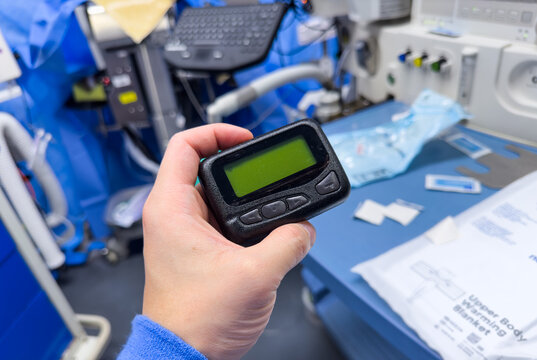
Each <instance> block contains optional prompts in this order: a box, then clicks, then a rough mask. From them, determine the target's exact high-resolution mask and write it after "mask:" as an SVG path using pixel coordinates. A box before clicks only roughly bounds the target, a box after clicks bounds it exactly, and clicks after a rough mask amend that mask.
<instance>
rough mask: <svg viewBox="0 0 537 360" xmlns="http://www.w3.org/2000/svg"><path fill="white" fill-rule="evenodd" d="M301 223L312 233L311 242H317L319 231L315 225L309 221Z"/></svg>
mask: <svg viewBox="0 0 537 360" xmlns="http://www.w3.org/2000/svg"><path fill="white" fill-rule="evenodd" d="M300 225H302V226H303V227H304V229H306V231H307V232H308V234H310V242H311V244H313V243H314V242H315V237H316V236H317V232H316V231H315V228H314V227H313V225H311V224H310V223H309V222H307V223H301V224H300Z"/></svg>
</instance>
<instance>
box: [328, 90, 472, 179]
mask: <svg viewBox="0 0 537 360" xmlns="http://www.w3.org/2000/svg"><path fill="white" fill-rule="evenodd" d="M470 117H471V116H470V115H469V114H468V113H466V112H465V111H464V109H463V108H462V106H461V105H459V104H458V103H457V102H455V101H453V100H451V99H449V98H447V97H445V96H442V95H440V94H437V93H435V92H433V91H431V90H424V91H423V92H422V93H421V94H420V95H419V96H418V98H417V99H416V101H415V102H414V104H413V105H412V107H411V108H410V110H408V111H406V112H404V113H402V114H397V115H395V116H393V118H392V121H391V122H389V123H386V124H383V125H380V126H377V127H374V128H369V129H362V130H356V131H352V132H347V133H341V134H334V135H331V136H329V137H328V139H329V140H330V143H331V144H332V146H333V148H334V150H335V151H336V153H337V155H338V157H339V160H340V161H341V164H342V165H343V167H344V169H345V172H346V173H347V176H348V177H349V180H350V182H351V185H352V186H353V187H359V186H362V185H365V184H367V183H370V182H373V181H376V180H380V179H386V178H391V177H393V176H396V175H398V174H400V173H402V172H404V171H406V169H407V168H408V166H409V165H410V163H411V162H412V160H413V159H414V158H415V157H416V155H418V154H419V153H420V151H421V149H422V147H423V145H424V144H425V143H427V142H428V141H429V140H431V139H433V138H434V137H436V136H437V135H439V134H440V133H442V132H444V131H445V130H446V129H448V128H449V127H451V126H453V125H455V124H456V123H458V122H459V121H461V120H462V119H468V118H470Z"/></svg>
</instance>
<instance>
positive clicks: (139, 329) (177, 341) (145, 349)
mask: <svg viewBox="0 0 537 360" xmlns="http://www.w3.org/2000/svg"><path fill="white" fill-rule="evenodd" d="M142 359H152V360H161V359H162V360H164V359H166V360H184V359H189V360H207V358H206V357H205V356H203V355H202V354H201V353H200V352H199V351H197V350H196V349H194V348H193V347H192V346H190V345H188V344H187V343H186V342H184V341H183V340H182V339H181V338H180V337H178V336H177V335H175V334H174V333H172V332H171V331H170V330H168V329H165V328H164V327H162V326H160V325H159V324H157V323H155V322H154V321H152V320H150V319H149V318H148V317H146V316H143V315H137V316H136V317H135V318H134V320H133V321H132V332H131V335H130V336H129V340H128V341H127V344H126V345H125V347H124V348H123V350H122V351H121V353H120V354H119V356H118V358H117V360H142Z"/></svg>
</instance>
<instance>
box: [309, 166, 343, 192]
mask: <svg viewBox="0 0 537 360" xmlns="http://www.w3.org/2000/svg"><path fill="white" fill-rule="evenodd" d="M339 187H340V184H339V180H338V178H337V175H336V173H335V172H333V171H332V172H331V173H330V174H328V176H327V177H325V178H324V179H323V180H322V181H321V182H320V183H318V184H317V186H315V189H316V190H317V192H318V193H319V194H320V195H326V194H330V193H333V192H334V191H337V190H338V189H339Z"/></svg>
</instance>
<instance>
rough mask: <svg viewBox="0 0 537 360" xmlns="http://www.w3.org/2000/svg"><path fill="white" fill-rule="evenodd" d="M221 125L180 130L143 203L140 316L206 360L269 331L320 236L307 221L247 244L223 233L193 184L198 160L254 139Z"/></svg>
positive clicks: (237, 350)
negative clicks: (277, 306) (289, 281)
mask: <svg viewBox="0 0 537 360" xmlns="http://www.w3.org/2000/svg"><path fill="white" fill-rule="evenodd" d="M251 138H252V134H251V133H250V132H249V131H247V130H245V129H242V128H239V127H235V126H231V125H225V124H217V125H209V126H204V127H200V128H196V129H193V130H188V131H184V132H181V133H179V134H177V135H175V136H174V137H173V138H172V140H171V142H170V144H169V145H168V150H167V151H166V154H165V156H164V159H163V161H162V165H161V168H160V171H159V173H158V177H157V180H156V183H155V186H154V188H153V190H152V191H151V194H150V196H149V198H148V200H147V202H146V204H145V206H144V214H143V224H144V262H145V289H144V303H143V314H144V315H146V316H147V317H149V318H150V319H152V320H153V321H155V322H157V323H159V324H160V325H162V326H164V327H166V328H167V329H169V330H171V331H172V332H174V333H175V334H176V335H178V336H179V337H181V338H182V339H183V340H184V341H186V342H187V343H189V344H190V345H192V346H193V347H194V348H196V349H197V350H198V351H200V352H201V353H202V354H204V355H205V356H207V357H208V358H209V359H238V358H240V357H241V356H243V355H244V354H245V353H246V352H247V351H248V350H249V349H250V348H251V347H252V346H253V345H254V344H255V342H256V341H257V339H258V338H259V336H260V335H261V333H262V332H263V330H264V329H265V327H266V325H267V323H268V321H269V318H270V315H271V313H272V310H273V308H274V303H275V300H276V290H277V289H278V286H279V285H280V282H281V280H282V279H283V277H284V276H285V274H287V272H288V271H289V270H291V269H292V268H293V267H295V266H296V265H297V264H298V263H299V262H300V261H301V260H302V259H303V258H304V256H305V255H306V254H307V252H308V251H309V249H310V248H311V246H312V245H313V243H314V242H315V230H314V228H313V226H312V225H311V224H310V223H308V222H303V223H300V224H289V225H285V226H282V227H280V228H278V229H276V230H274V231H273V232H272V233H271V234H270V235H269V236H267V237H266V238H265V239H264V240H263V241H262V242H261V243H259V244H257V245H255V246H252V247H249V248H243V247H241V246H239V245H237V244H234V243H232V242H231V241H229V240H227V239H226V238H225V237H224V236H223V235H221V234H220V233H219V232H218V230H217V228H218V226H217V224H216V223H215V221H214V218H213V217H212V214H211V212H210V210H209V209H208V208H207V205H206V203H205V201H204V197H203V192H202V190H201V188H199V187H198V188H196V187H195V186H194V183H195V182H196V178H197V174H198V167H199V163H200V158H204V157H208V156H210V155H212V154H215V153H216V152H217V151H218V150H224V149H226V148H229V147H231V146H234V145H237V144H240V143H242V142H244V141H247V140H250V139H251Z"/></svg>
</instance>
